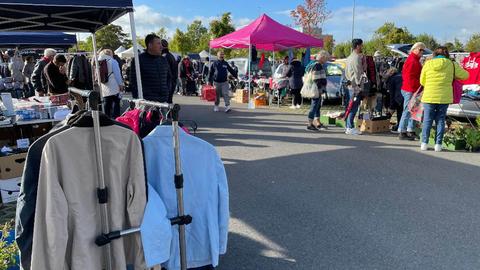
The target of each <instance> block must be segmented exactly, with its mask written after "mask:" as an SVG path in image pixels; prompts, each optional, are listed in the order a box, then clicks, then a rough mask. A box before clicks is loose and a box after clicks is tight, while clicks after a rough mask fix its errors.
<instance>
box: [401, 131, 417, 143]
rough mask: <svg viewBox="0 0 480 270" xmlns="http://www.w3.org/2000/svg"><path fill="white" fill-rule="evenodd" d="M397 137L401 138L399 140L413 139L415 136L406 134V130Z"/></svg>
mask: <svg viewBox="0 0 480 270" xmlns="http://www.w3.org/2000/svg"><path fill="white" fill-rule="evenodd" d="M398 139H399V140H401V141H406V140H408V141H414V140H415V138H414V137H410V136H408V134H407V133H406V132H401V133H400V135H398Z"/></svg>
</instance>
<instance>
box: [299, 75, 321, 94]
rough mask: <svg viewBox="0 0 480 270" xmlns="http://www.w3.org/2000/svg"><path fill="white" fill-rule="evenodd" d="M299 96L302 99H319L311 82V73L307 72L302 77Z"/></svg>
mask: <svg viewBox="0 0 480 270" xmlns="http://www.w3.org/2000/svg"><path fill="white" fill-rule="evenodd" d="M300 95H302V97H304V98H319V97H320V93H319V91H318V86H317V84H316V83H315V81H314V80H313V72H312V71H309V72H307V74H305V76H303V86H302V90H300Z"/></svg>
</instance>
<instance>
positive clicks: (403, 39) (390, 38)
mask: <svg viewBox="0 0 480 270" xmlns="http://www.w3.org/2000/svg"><path fill="white" fill-rule="evenodd" d="M373 39H374V40H376V42H375V44H376V45H375V46H376V48H377V49H378V50H379V51H380V52H381V53H382V54H383V55H391V52H390V50H388V49H387V47H386V46H387V45H390V44H405V43H413V42H414V41H415V37H414V36H413V35H412V34H411V33H410V31H408V29H407V28H406V27H403V28H400V27H397V26H395V24H394V23H390V22H387V23H385V24H384V25H382V26H380V27H379V28H378V29H377V30H376V31H375V34H374V36H373Z"/></svg>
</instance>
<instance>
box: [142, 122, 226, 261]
mask: <svg viewBox="0 0 480 270" xmlns="http://www.w3.org/2000/svg"><path fill="white" fill-rule="evenodd" d="M179 137H180V159H181V164H182V173H183V176H184V189H183V194H184V196H183V197H184V208H185V214H186V215H191V216H192V217H193V221H192V223H191V224H189V225H187V226H186V245H187V247H186V252H187V264H188V268H195V267H201V266H205V265H210V264H211V265H213V266H217V265H218V260H219V255H221V254H225V252H226V250H227V238H228V221H229V201H228V183H227V176H226V173H225V168H224V165H223V162H222V160H221V159H220V157H219V155H218V153H217V151H216V150H215V148H214V147H213V146H212V145H211V144H209V143H207V142H206V141H203V140H201V139H199V138H197V137H194V136H191V135H189V134H187V133H186V132H185V131H183V130H182V129H180V130H179ZM143 141H144V149H145V160H146V170H147V180H148V182H149V184H150V185H151V186H152V187H153V188H154V189H155V191H157V193H158V194H159V195H160V198H161V199H162V201H163V203H164V205H165V207H166V209H167V217H168V218H172V217H175V216H177V195H176V190H175V184H174V175H175V158H174V150H173V131H172V126H158V127H156V128H155V129H154V130H153V131H152V132H151V133H150V134H149V135H148V136H147V137H145V138H144V140H143ZM171 230H172V240H171V248H170V258H169V260H168V261H167V262H166V263H165V264H164V266H165V267H166V268H167V269H168V270H176V269H180V249H179V240H178V239H179V238H178V227H177V226H172V227H171Z"/></svg>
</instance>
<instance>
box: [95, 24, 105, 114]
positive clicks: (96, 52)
mask: <svg viewBox="0 0 480 270" xmlns="http://www.w3.org/2000/svg"><path fill="white" fill-rule="evenodd" d="M92 43H93V61H94V63H95V77H96V78H97V80H96V81H97V88H98V91H99V92H100V101H101V103H100V104H102V112H105V108H104V106H103V93H102V89H101V85H100V84H101V83H102V82H101V81H100V67H99V65H98V51H97V38H96V36H95V33H92ZM93 85H94V86H93V88H95V80H94V84H93ZM93 109H95V110H97V109H98V108H93Z"/></svg>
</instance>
